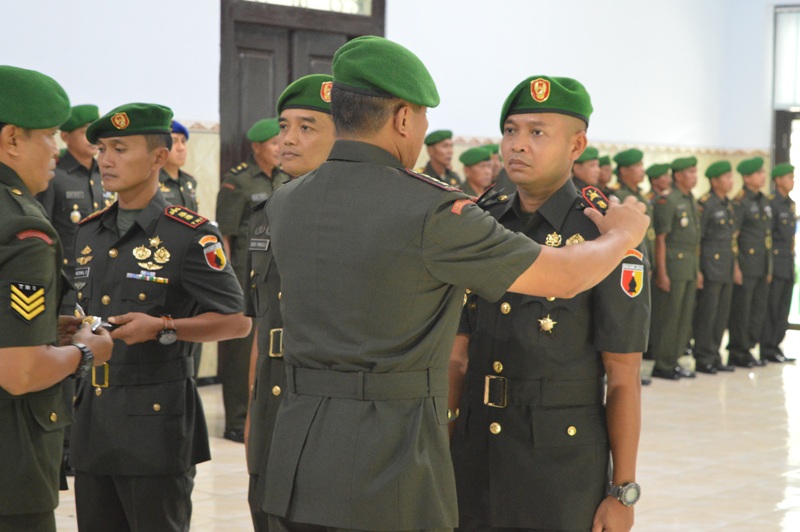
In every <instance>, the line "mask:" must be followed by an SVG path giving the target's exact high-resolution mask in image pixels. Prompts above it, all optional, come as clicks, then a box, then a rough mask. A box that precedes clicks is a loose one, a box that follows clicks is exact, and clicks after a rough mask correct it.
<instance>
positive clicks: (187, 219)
mask: <svg viewBox="0 0 800 532" xmlns="http://www.w3.org/2000/svg"><path fill="white" fill-rule="evenodd" d="M164 214H165V215H166V216H167V217H168V218H172V219H173V220H175V221H176V222H180V223H182V224H184V225H188V226H189V227H192V228H195V227H200V226H201V225H203V224H204V223H206V222H207V221H208V219H206V218H203V217H202V216H200V215H199V214H197V213H196V212H194V211H190V210H189V209H187V208H186V207H181V206H180V205H170V206H169V207H167V208H166V209H164Z"/></svg>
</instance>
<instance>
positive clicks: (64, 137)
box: [60, 131, 69, 144]
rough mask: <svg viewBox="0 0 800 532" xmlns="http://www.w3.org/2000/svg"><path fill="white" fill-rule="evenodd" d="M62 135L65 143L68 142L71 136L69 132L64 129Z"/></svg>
mask: <svg viewBox="0 0 800 532" xmlns="http://www.w3.org/2000/svg"><path fill="white" fill-rule="evenodd" d="M60 136H61V140H62V141H64V144H66V143H67V138H69V133H67V132H66V131H62V132H61V133H60Z"/></svg>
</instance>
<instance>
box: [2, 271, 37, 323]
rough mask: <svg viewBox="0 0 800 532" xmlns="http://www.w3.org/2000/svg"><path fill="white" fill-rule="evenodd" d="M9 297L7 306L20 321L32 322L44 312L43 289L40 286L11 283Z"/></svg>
mask: <svg viewBox="0 0 800 532" xmlns="http://www.w3.org/2000/svg"><path fill="white" fill-rule="evenodd" d="M9 295H10V301H9V306H10V307H11V310H13V311H14V312H15V313H16V315H17V317H18V318H21V319H22V321H25V322H30V321H33V319H34V318H35V317H36V316H38V315H39V314H41V313H42V312H44V287H43V286H41V285H36V284H31V283H20V282H16V281H12V282H11V292H10V294H9Z"/></svg>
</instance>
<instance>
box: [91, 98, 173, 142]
mask: <svg viewBox="0 0 800 532" xmlns="http://www.w3.org/2000/svg"><path fill="white" fill-rule="evenodd" d="M159 133H165V134H167V135H169V134H171V133H172V109H170V108H169V107H165V106H163V105H158V104H156V103H126V104H125V105H120V106H119V107H117V108H115V109H112V110H111V111H109V112H108V113H106V114H105V115H103V116H101V117H100V118H98V119H97V120H95V121H94V122H92V123H91V125H90V126H89V127H88V128H87V129H86V138H87V139H89V142H91V143H92V144H97V139H103V138H106V137H129V136H131V135H156V134H159Z"/></svg>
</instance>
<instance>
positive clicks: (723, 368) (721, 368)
mask: <svg viewBox="0 0 800 532" xmlns="http://www.w3.org/2000/svg"><path fill="white" fill-rule="evenodd" d="M715 367H716V368H717V371H736V368H735V367H733V365H732V364H717V365H716V366H715Z"/></svg>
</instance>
